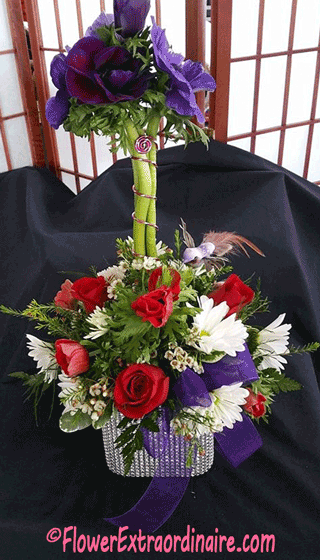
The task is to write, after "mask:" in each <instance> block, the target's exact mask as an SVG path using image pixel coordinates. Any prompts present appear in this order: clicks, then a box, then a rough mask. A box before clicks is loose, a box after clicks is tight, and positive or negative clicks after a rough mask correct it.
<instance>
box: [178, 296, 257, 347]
mask: <svg viewBox="0 0 320 560" xmlns="http://www.w3.org/2000/svg"><path fill="white" fill-rule="evenodd" d="M199 303H200V307H201V308H202V311H201V312H200V313H198V314H197V315H196V316H195V317H194V321H193V325H194V327H196V329H197V331H198V336H197V337H196V338H195V340H194V341H190V342H189V344H191V345H192V346H194V347H195V348H197V349H198V350H201V352H204V353H206V354H210V353H211V352H213V351H215V350H216V351H219V352H225V353H226V354H228V355H229V356H235V355H236V353H237V352H242V351H243V350H244V349H245V347H244V341H245V339H246V338H247V336H248V333H247V329H246V327H245V326H244V324H243V323H242V322H241V321H240V319H236V315H235V313H233V314H232V315H230V316H229V317H227V318H225V316H226V315H227V313H228V311H229V307H228V305H227V304H226V302H225V301H223V302H222V303H220V304H219V305H216V306H214V301H213V299H211V298H208V297H207V296H201V297H200V299H199Z"/></svg>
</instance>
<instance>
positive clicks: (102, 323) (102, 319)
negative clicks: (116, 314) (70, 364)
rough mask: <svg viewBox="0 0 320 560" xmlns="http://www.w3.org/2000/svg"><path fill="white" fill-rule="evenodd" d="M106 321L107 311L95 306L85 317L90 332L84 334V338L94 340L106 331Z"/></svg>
mask: <svg viewBox="0 0 320 560" xmlns="http://www.w3.org/2000/svg"><path fill="white" fill-rule="evenodd" d="M108 321H109V316H108V315H107V313H106V312H105V311H104V310H103V309H101V307H99V306H97V307H96V308H95V310H94V311H93V312H92V313H90V315H89V316H88V317H87V323H89V325H90V331H91V332H89V334H86V335H85V336H84V338H89V339H91V340H95V339H96V338H99V337H100V336H103V335H105V334H106V333H107V332H108Z"/></svg>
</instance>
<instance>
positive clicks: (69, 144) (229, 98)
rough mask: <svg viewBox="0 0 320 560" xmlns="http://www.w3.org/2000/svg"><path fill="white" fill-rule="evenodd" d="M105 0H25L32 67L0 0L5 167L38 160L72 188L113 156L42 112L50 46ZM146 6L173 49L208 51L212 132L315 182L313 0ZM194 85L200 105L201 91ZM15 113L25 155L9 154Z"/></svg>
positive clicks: (100, 142) (19, 28)
mask: <svg viewBox="0 0 320 560" xmlns="http://www.w3.org/2000/svg"><path fill="white" fill-rule="evenodd" d="M112 3H113V2H112V0H90V1H89V2H88V0H26V1H25V11H26V17H27V20H28V27H29V36H30V43H31V49H32V59H33V63H32V68H33V72H32V73H31V67H30V62H29V58H28V50H27V44H26V41H25V33H24V29H23V14H22V8H21V3H20V0H0V7H1V4H2V7H3V6H4V7H5V5H7V11H8V15H9V20H10V29H11V39H10V40H11V43H10V41H9V43H10V44H9V43H8V41H7V43H8V44H5V43H4V39H3V37H2V43H1V40H0V62H1V58H2V60H4V59H5V57H8V56H11V57H15V60H16V64H17V68H18V75H19V83H20V90H21V108H20V110H19V111H16V112H15V111H11V112H10V111H8V110H7V112H6V113H5V114H4V113H3V112H2V113H1V97H0V157H1V149H2V152H3V154H4V156H3V158H5V160H6V165H7V168H8V169H12V168H13V167H18V166H20V165H26V164H32V163H33V165H40V166H41V165H45V164H47V166H48V167H49V168H50V169H51V170H52V171H53V172H54V173H56V174H57V175H58V176H59V177H60V178H61V179H62V180H63V181H64V182H65V183H66V184H67V185H68V186H69V187H70V188H71V189H72V190H74V191H75V192H79V191H80V190H81V189H82V188H83V187H85V186H86V185H87V184H88V183H89V182H90V181H91V180H92V179H93V178H95V177H97V175H99V174H100V173H101V172H102V171H104V170H105V169H106V168H107V167H108V166H109V165H110V164H112V163H113V161H115V159H116V156H115V155H112V154H111V153H110V152H109V150H108V147H107V144H106V140H105V139H104V138H101V137H97V136H92V138H91V140H90V142H89V143H88V142H87V140H85V139H80V138H77V137H75V136H74V135H72V134H67V133H66V132H65V131H64V130H63V128H62V127H60V129H59V130H58V131H54V130H53V129H51V127H50V126H49V125H48V123H47V122H46V119H45V116H44V115H45V104H46V101H47V99H48V98H49V97H50V96H51V95H54V94H55V88H54V87H53V86H52V84H51V80H50V76H49V68H50V61H51V60H52V58H53V56H54V54H55V53H58V52H65V48H64V47H65V45H66V44H70V45H72V44H73V43H74V42H75V41H76V40H77V39H78V38H79V37H80V36H82V34H83V33H84V32H85V30H86V28H87V27H88V25H90V23H92V21H93V19H95V17H96V16H97V14H98V13H99V12H100V11H101V10H105V11H106V12H109V13H110V12H112ZM206 12H207V13H206ZM151 13H152V14H153V15H155V17H156V20H157V22H158V23H160V24H161V25H162V26H163V27H165V28H166V29H167V36H168V37H169V39H170V40H171V41H172V42H173V47H174V50H176V51H177V52H182V53H183V54H185V56H186V57H188V58H192V59H193V60H198V61H200V62H202V63H205V62H207V63H209V65H210V51H211V73H212V75H213V76H214V77H215V78H216V81H217V90H216V92H215V93H214V94H211V95H210V108H209V126H210V127H211V128H213V129H214V130H215V137H216V139H217V140H220V141H222V142H228V143H230V144H233V145H236V146H238V147H240V148H243V149H245V150H248V151H251V152H254V153H256V154H258V155H261V156H262V157H266V158H267V159H269V160H271V161H274V162H275V163H278V164H280V165H283V166H284V167H287V168H288V169H291V170H292V171H294V172H296V173H298V174H299V175H301V176H303V177H305V178H307V179H309V180H310V181H314V182H316V183H317V184H320V169H319V160H320V157H319V152H320V100H319V97H320V95H319V70H320V42H319V35H320V34H319V31H320V2H319V0H246V1H245V2H244V1H243V0H211V9H210V2H209V1H208V0H174V2H172V1H171V0H161V1H160V0H152V2H151ZM206 15H207V17H209V16H210V15H211V18H210V20H211V28H210V24H209V23H208V21H206ZM0 16H1V13H0ZM177 21H179V25H178V26H177ZM244 22H245V24H244ZM177 28H179V30H182V34H181V36H179V37H178V34H177ZM210 35H211V41H210ZM2 44H4V45H5V46H4V48H1V45H2ZM276 71H277V77H276V78H275V77H274V76H275V75H276V74H275V72H276ZM34 86H35V87H36V95H35V87H34ZM297 90H298V91H299V94H298V101H297V96H295V95H294V94H296V92H297ZM9 95H10V92H9ZM197 95H198V102H199V104H200V105H201V106H202V108H203V107H204V95H203V94H197ZM18 118H20V119H21V118H23V119H25V122H26V128H27V134H28V137H29V150H30V154H31V155H30V160H31V161H30V162H28V158H25V161H24V160H23V158H22V159H21V158H20V159H19V158H14V157H12V155H11V152H12V150H11V149H10V145H9V144H10V138H9V136H8V126H7V123H8V121H9V120H10V119H11V120H14V119H18ZM42 139H43V143H42ZM160 144H161V147H163V142H162V140H161V142H160ZM119 157H122V154H121V153H119Z"/></svg>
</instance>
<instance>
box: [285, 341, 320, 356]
mask: <svg viewBox="0 0 320 560" xmlns="http://www.w3.org/2000/svg"><path fill="white" fill-rule="evenodd" d="M319 347H320V343H319V342H311V343H310V344H306V345H305V346H298V347H295V346H289V348H288V352H287V353H286V356H288V355H290V354H304V353H305V352H316V351H317V350H318V348H319Z"/></svg>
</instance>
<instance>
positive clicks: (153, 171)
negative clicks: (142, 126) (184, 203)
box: [146, 115, 160, 257]
mask: <svg viewBox="0 0 320 560" xmlns="http://www.w3.org/2000/svg"><path fill="white" fill-rule="evenodd" d="M159 123H160V116H158V115H154V116H153V117H152V118H151V119H150V121H149V124H148V127H147V135H148V136H152V138H157V134H158V130H159ZM148 159H149V160H150V161H153V162H154V163H156V162H157V147H156V144H155V142H153V143H152V148H151V150H150V152H149V154H148ZM149 171H150V177H151V193H150V194H151V195H152V196H154V197H155V196H156V194H157V168H156V166H155V165H152V163H149ZM147 222H149V223H150V224H156V223H157V215H156V200H155V198H152V199H151V200H150V204H149V208H148V214H147ZM156 243H157V230H156V228H155V227H152V226H147V230H146V244H147V254H148V255H149V256H150V257H156V256H157V248H156Z"/></svg>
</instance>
